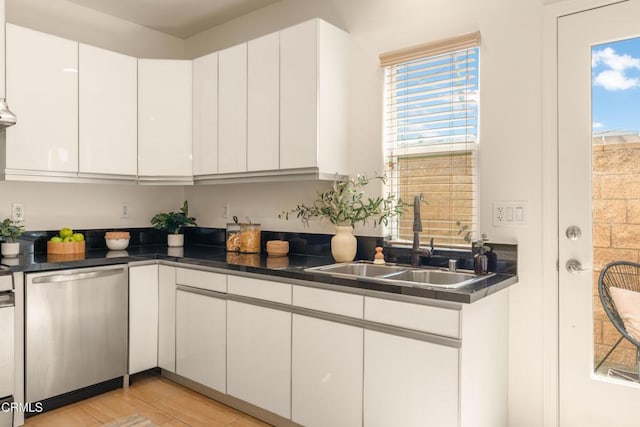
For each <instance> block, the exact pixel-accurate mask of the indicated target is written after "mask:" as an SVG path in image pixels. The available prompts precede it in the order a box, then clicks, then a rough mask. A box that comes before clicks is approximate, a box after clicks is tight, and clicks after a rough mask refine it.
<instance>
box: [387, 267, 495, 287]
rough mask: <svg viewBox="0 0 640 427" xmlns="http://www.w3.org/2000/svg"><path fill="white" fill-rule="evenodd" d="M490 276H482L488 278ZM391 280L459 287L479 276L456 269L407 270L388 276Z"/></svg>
mask: <svg viewBox="0 0 640 427" xmlns="http://www.w3.org/2000/svg"><path fill="white" fill-rule="evenodd" d="M486 277H489V276H482V278H486ZM386 279H389V280H398V281H403V282H411V283H418V284H424V285H429V286H438V287H445V288H458V287H461V286H466V285H468V284H469V283H471V282H473V281H475V280H477V279H478V276H476V275H475V274H470V273H461V272H457V271H456V272H454V271H441V270H406V271H402V272H398V273H396V274H391V275H388V276H386Z"/></svg>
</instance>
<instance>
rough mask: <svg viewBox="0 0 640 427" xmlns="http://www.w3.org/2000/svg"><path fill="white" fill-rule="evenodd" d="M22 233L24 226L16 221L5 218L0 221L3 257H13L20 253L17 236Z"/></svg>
mask: <svg viewBox="0 0 640 427" xmlns="http://www.w3.org/2000/svg"><path fill="white" fill-rule="evenodd" d="M23 234H24V227H23V226H21V225H18V223H17V222H14V221H12V220H11V219H10V218H6V219H5V220H4V221H2V223H0V235H2V245H1V249H0V251H1V253H2V256H4V257H15V256H17V255H18V254H19V253H20V243H18V242H17V239H18V237H20V236H22V235H23Z"/></svg>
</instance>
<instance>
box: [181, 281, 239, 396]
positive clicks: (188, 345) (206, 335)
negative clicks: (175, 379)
mask: <svg viewBox="0 0 640 427" xmlns="http://www.w3.org/2000/svg"><path fill="white" fill-rule="evenodd" d="M223 298H224V296H223V297H222V298H221V297H219V296H215V293H214V292H211V291H206V290H200V289H196V288H189V287H186V286H178V288H177V290H176V373H177V374H178V375H181V376H183V377H185V378H189V379H191V380H193V381H196V382H198V383H200V384H203V385H205V386H207V387H211V388H213V389H215V390H218V391H220V392H222V393H226V362H227V361H226V332H227V322H226V317H227V307H226V306H227V301H226V300H225V299H223Z"/></svg>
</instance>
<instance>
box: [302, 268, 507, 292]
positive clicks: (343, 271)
mask: <svg viewBox="0 0 640 427" xmlns="http://www.w3.org/2000/svg"><path fill="white" fill-rule="evenodd" d="M306 271H310V272H314V273H322V274H329V275H335V276H343V277H350V278H358V277H360V278H367V279H371V280H373V281H376V282H383V283H389V284H394V285H398V286H423V285H424V286H430V287H437V288H460V287H462V286H467V285H469V284H471V283H473V282H475V281H477V280H479V279H484V278H487V277H491V276H493V275H494V274H490V275H484V276H476V275H475V274H472V273H463V272H461V271H445V270H435V269H423V268H415V267H409V266H401V265H388V264H387V265H377V264H371V263H370V262H369V263H367V262H351V263H341V264H331V265H324V266H321V267H312V268H307V269H306Z"/></svg>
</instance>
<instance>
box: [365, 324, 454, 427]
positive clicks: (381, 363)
mask: <svg viewBox="0 0 640 427" xmlns="http://www.w3.org/2000/svg"><path fill="white" fill-rule="evenodd" d="M458 353H459V350H458V349H457V348H454V347H449V346H446V345H440V344H435V343H431V342H425V341H420V340H417V339H412V338H405V337H402V336H396V335H390V334H387V333H382V332H377V331H371V330H366V331H365V334H364V426H365V427H377V426H380V427H388V426H394V425H395V426H403V427H412V426H416V427H424V426H438V427H447V426H458V396H459V393H458V384H459V381H458V379H459V377H458V372H459V371H458Z"/></svg>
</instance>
